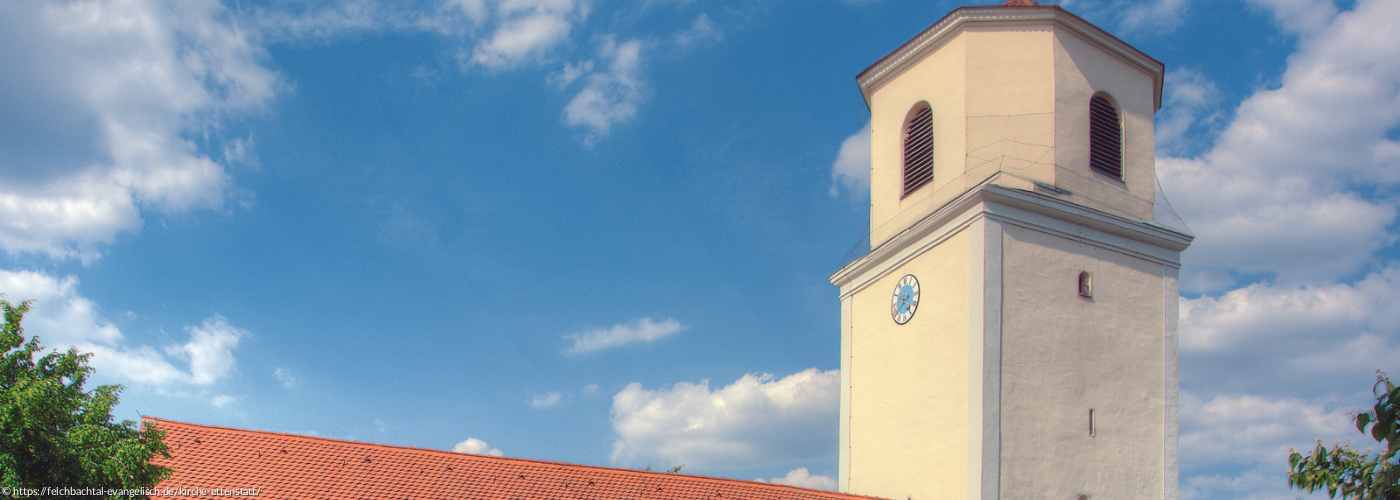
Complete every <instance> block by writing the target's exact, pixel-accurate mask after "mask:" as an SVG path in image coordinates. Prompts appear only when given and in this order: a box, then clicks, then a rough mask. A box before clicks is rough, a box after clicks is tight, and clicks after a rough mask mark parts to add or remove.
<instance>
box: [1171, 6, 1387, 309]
mask: <svg viewBox="0 0 1400 500" xmlns="http://www.w3.org/2000/svg"><path fill="white" fill-rule="evenodd" d="M1267 5H1270V6H1272V7H1274V8H1275V12H1277V13H1279V16H1280V19H1281V22H1282V23H1283V24H1284V25H1285V26H1290V24H1289V23H1290V22H1294V21H1289V19H1293V17H1290V16H1292V14H1289V13H1290V12H1294V11H1295V10H1297V9H1301V11H1305V12H1313V13H1315V12H1318V11H1319V9H1321V11H1326V5H1323V4H1322V3H1319V2H1285V1H1279V2H1269V3H1268V4H1267ZM1286 7H1287V8H1286ZM1309 15H1311V14H1309ZM1305 17H1306V16H1305ZM1397 18H1400V3H1397V2H1393V1H1383V0H1361V1H1358V2H1357V3H1356V5H1355V7H1354V8H1353V9H1352V10H1350V11H1347V12H1343V13H1340V14H1338V15H1336V16H1335V17H1334V18H1331V19H1330V21H1325V22H1321V24H1320V25H1319V26H1320V27H1305V28H1297V29H1300V30H1303V33H1304V34H1303V35H1302V37H1301V38H1300V40H1299V42H1298V46H1299V50H1298V51H1297V52H1296V53H1294V54H1293V55H1292V56H1291V57H1289V59H1288V68H1287V69H1286V70H1285V72H1284V74H1283V76H1282V80H1281V82H1282V86H1281V87H1279V88H1277V89H1267V90H1261V91H1259V92H1257V93H1255V94H1254V95H1253V96H1251V97H1250V98H1248V99H1247V100H1245V101H1244V102H1243V103H1242V104H1241V105H1240V107H1239V109H1238V110H1237V112H1236V113H1235V118H1234V120H1233V121H1232V122H1231V123H1230V124H1229V125H1228V126H1227V127H1226V128H1225V129H1224V131H1223V132H1222V133H1221V135H1220V136H1219V138H1218V140H1217V141H1216V144H1215V147H1214V148H1213V149H1212V150H1210V151H1209V152H1207V153H1205V154H1204V155H1201V156H1199V157H1196V158H1190V159H1187V158H1161V159H1159V160H1158V175H1159V176H1160V177H1161V180H1162V184H1163V187H1164V188H1165V189H1166V192H1167V193H1168V194H1169V195H1171V197H1172V201H1173V203H1174V204H1175V205H1176V207H1177V209H1178V211H1180V212H1181V215H1182V217H1183V219H1185V220H1186V222H1187V223H1188V224H1190V226H1191V228H1192V229H1194V230H1195V231H1196V233H1197V234H1196V236H1197V239H1196V243H1195V244H1194V246H1193V247H1192V248H1191V249H1190V250H1188V251H1187V253H1186V254H1185V255H1184V256H1183V258H1184V259H1185V262H1186V264H1187V268H1186V270H1185V273H1186V274H1185V275H1184V276H1183V280H1182V285H1183V288H1184V289H1187V290H1195V291H1214V290H1221V289H1224V288H1226V287H1229V286H1230V285H1232V284H1233V283H1234V276H1236V275H1238V273H1262V274H1265V275H1275V276H1277V279H1278V280H1279V282H1281V283H1307V282H1325V281H1328V280H1335V279H1339V278H1342V277H1346V276H1348V275H1350V274H1352V273H1355V272H1356V271H1358V270H1361V269H1363V268H1364V266H1366V265H1367V264H1368V263H1369V262H1370V261H1371V259H1372V257H1373V256H1374V254H1375V252H1376V250H1378V249H1380V248H1382V247H1383V246H1385V245H1388V244H1390V243H1391V242H1393V241H1395V237H1396V235H1395V233H1394V232H1393V230H1392V229H1391V226H1392V224H1393V223H1394V222H1395V220H1396V214H1397V207H1396V203H1395V200H1393V199H1390V198H1384V197H1380V198H1378V197H1376V196H1374V195H1373V194H1370V189H1358V188H1357V187H1356V186H1358V185H1368V186H1370V188H1380V189H1381V190H1382V191H1384V190H1386V189H1391V188H1394V187H1395V186H1397V185H1398V184H1400V143H1397V142H1396V141H1393V140H1390V139H1388V138H1387V137H1386V134H1387V133H1388V132H1389V131H1391V130H1393V129H1394V128H1395V127H1396V126H1397V125H1400V85H1397V83H1400V64H1397V63H1396V61H1400V31H1396V30H1394V29H1391V24H1393V23H1392V20H1394V19H1397ZM1299 22H1301V21H1299ZM1309 26H1311V25H1309Z"/></svg>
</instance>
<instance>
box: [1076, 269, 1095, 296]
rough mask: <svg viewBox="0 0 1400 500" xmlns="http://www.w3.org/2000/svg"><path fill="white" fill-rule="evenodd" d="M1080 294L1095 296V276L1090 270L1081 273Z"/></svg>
mask: <svg viewBox="0 0 1400 500" xmlns="http://www.w3.org/2000/svg"><path fill="white" fill-rule="evenodd" d="M1079 296H1080V297H1085V298H1093V296H1094V277H1093V276H1090V275H1089V272H1088V271H1081V272H1080V273H1079Z"/></svg>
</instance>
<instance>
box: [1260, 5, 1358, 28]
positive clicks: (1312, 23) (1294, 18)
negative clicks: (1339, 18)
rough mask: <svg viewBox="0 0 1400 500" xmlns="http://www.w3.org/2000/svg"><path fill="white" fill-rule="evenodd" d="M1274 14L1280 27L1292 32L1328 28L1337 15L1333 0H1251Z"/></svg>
mask: <svg viewBox="0 0 1400 500" xmlns="http://www.w3.org/2000/svg"><path fill="white" fill-rule="evenodd" d="M1249 3H1251V4H1254V5H1256V6H1258V7H1263V8H1264V9H1267V10H1268V11H1269V12H1271V13H1272V14H1273V15H1274V20H1275V21H1277V22H1278V24H1279V27H1281V28H1283V29H1284V30H1286V31H1288V32H1290V33H1295V34H1296V33H1312V32H1316V31H1318V30H1321V29H1323V28H1326V27H1327V25H1328V24H1329V22H1330V21H1331V20H1332V18H1334V17H1336V15H1337V5H1336V4H1335V3H1334V2H1333V1H1332V0H1249Z"/></svg>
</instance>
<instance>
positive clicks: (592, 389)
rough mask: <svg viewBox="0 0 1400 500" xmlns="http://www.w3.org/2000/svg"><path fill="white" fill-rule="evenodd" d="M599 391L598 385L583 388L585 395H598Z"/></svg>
mask: <svg viewBox="0 0 1400 500" xmlns="http://www.w3.org/2000/svg"><path fill="white" fill-rule="evenodd" d="M598 390H599V388H598V384H588V385H585V386H583V393H584V394H597V393H598Z"/></svg>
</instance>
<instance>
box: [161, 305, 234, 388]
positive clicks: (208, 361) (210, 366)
mask: <svg viewBox="0 0 1400 500" xmlns="http://www.w3.org/2000/svg"><path fill="white" fill-rule="evenodd" d="M185 331H186V332H189V334H190V341H189V342H187V343H185V344H184V345H180V346H171V347H168V348H166V350H165V351H166V352H167V353H169V354H171V355H174V356H178V357H180V358H182V359H188V360H189V362H190V382H192V383H195V384H201V385H208V384H212V383H214V382H215V381H217V380H219V379H222V378H224V377H225V376H227V375H228V374H229V372H231V371H233V365H234V359H233V349H235V348H237V347H238V341H239V339H241V338H243V337H246V336H248V331H247V330H243V329H240V328H235V327H233V326H232V325H229V324H228V320H227V319H224V317H223V316H214V317H212V318H209V319H206V320H204V323H203V324H201V325H199V326H187V327H185Z"/></svg>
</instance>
